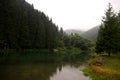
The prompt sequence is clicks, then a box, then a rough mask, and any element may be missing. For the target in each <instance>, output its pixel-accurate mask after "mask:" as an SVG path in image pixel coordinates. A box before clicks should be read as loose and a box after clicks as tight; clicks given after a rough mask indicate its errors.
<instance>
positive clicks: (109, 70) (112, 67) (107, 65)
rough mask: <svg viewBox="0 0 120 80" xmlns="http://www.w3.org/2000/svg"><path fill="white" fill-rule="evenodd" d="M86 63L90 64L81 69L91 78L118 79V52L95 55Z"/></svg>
mask: <svg viewBox="0 0 120 80" xmlns="http://www.w3.org/2000/svg"><path fill="white" fill-rule="evenodd" d="M99 58H102V60H101V61H100V60H99ZM88 63H89V65H90V66H89V67H87V68H85V69H83V73H84V74H85V75H86V76H90V77H91V78H92V80H120V64H119V63H120V54H116V55H112V56H111V57H108V56H107V55H95V56H94V57H93V58H91V59H90V60H89V61H88Z"/></svg>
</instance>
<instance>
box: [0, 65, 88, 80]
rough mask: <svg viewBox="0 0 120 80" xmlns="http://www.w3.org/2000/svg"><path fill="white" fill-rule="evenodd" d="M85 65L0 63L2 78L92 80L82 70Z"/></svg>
mask: <svg viewBox="0 0 120 80" xmlns="http://www.w3.org/2000/svg"><path fill="white" fill-rule="evenodd" d="M84 67H85V65H76V64H68V63H64V64H63V63H35V64H34V63H32V64H14V65H10V64H9V65H0V80H90V78H89V77H86V76H84V75H83V73H82V71H80V69H82V68H84Z"/></svg>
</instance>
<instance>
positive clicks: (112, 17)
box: [96, 3, 119, 56]
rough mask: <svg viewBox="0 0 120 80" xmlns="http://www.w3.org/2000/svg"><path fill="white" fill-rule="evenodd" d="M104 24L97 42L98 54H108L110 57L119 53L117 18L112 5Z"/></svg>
mask: <svg viewBox="0 0 120 80" xmlns="http://www.w3.org/2000/svg"><path fill="white" fill-rule="evenodd" d="M102 22H103V23H102V24H101V26H100V30H99V34H98V38H97V42H96V52H97V53H101V52H106V53H108V55H109V56H110V55H111V53H116V52H118V47H119V46H118V42H119V41H118V36H119V35H118V33H119V29H118V23H117V17H116V14H115V13H114V11H113V8H112V6H111V4H110V3H109V5H108V9H107V11H106V13H105V17H103V20H102Z"/></svg>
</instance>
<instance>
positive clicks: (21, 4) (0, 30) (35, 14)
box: [0, 0, 90, 50]
mask: <svg viewBox="0 0 120 80" xmlns="http://www.w3.org/2000/svg"><path fill="white" fill-rule="evenodd" d="M0 10H1V12H0V22H1V23H0V49H5V48H7V49H17V50H21V49H50V50H52V49H54V48H57V47H63V46H64V45H67V43H68V44H69V46H71V45H70V44H72V45H74V44H73V43H75V41H74V42H72V43H71V41H70V40H69V41H66V40H67V37H68V36H65V35H67V34H65V33H64V31H63V29H62V28H60V29H59V27H58V26H57V25H56V24H55V23H53V22H52V19H50V18H49V17H48V16H47V15H46V14H45V13H44V12H41V11H38V10H36V9H34V6H33V5H31V4H29V3H27V2H26V1H25V0H14V1H13V0H4V1H0ZM72 36H73V35H72ZM74 36H75V35H74ZM63 38H64V39H63ZM78 38H79V36H78ZM69 39H70V36H69ZM79 39H80V38H79ZM81 39H82V38H81ZM84 40H85V41H87V40H86V39H84ZM84 40H82V41H83V42H81V43H80V41H77V42H78V45H79V44H82V43H83V44H82V45H83V46H84V45H85V46H87V45H86V44H85V43H84ZM87 42H90V41H87ZM76 46H77V45H76ZM79 46H80V45H79ZM79 46H77V47H78V48H79ZM86 48H87V47H86Z"/></svg>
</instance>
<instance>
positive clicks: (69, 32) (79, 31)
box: [65, 29, 83, 35]
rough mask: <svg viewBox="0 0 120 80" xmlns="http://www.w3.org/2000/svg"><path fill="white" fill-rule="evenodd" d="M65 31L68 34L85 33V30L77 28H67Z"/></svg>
mask: <svg viewBox="0 0 120 80" xmlns="http://www.w3.org/2000/svg"><path fill="white" fill-rule="evenodd" d="M65 33H67V34H71V33H73V34H75V33H77V34H79V35H81V34H82V33H83V31H81V30H75V29H68V30H65Z"/></svg>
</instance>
